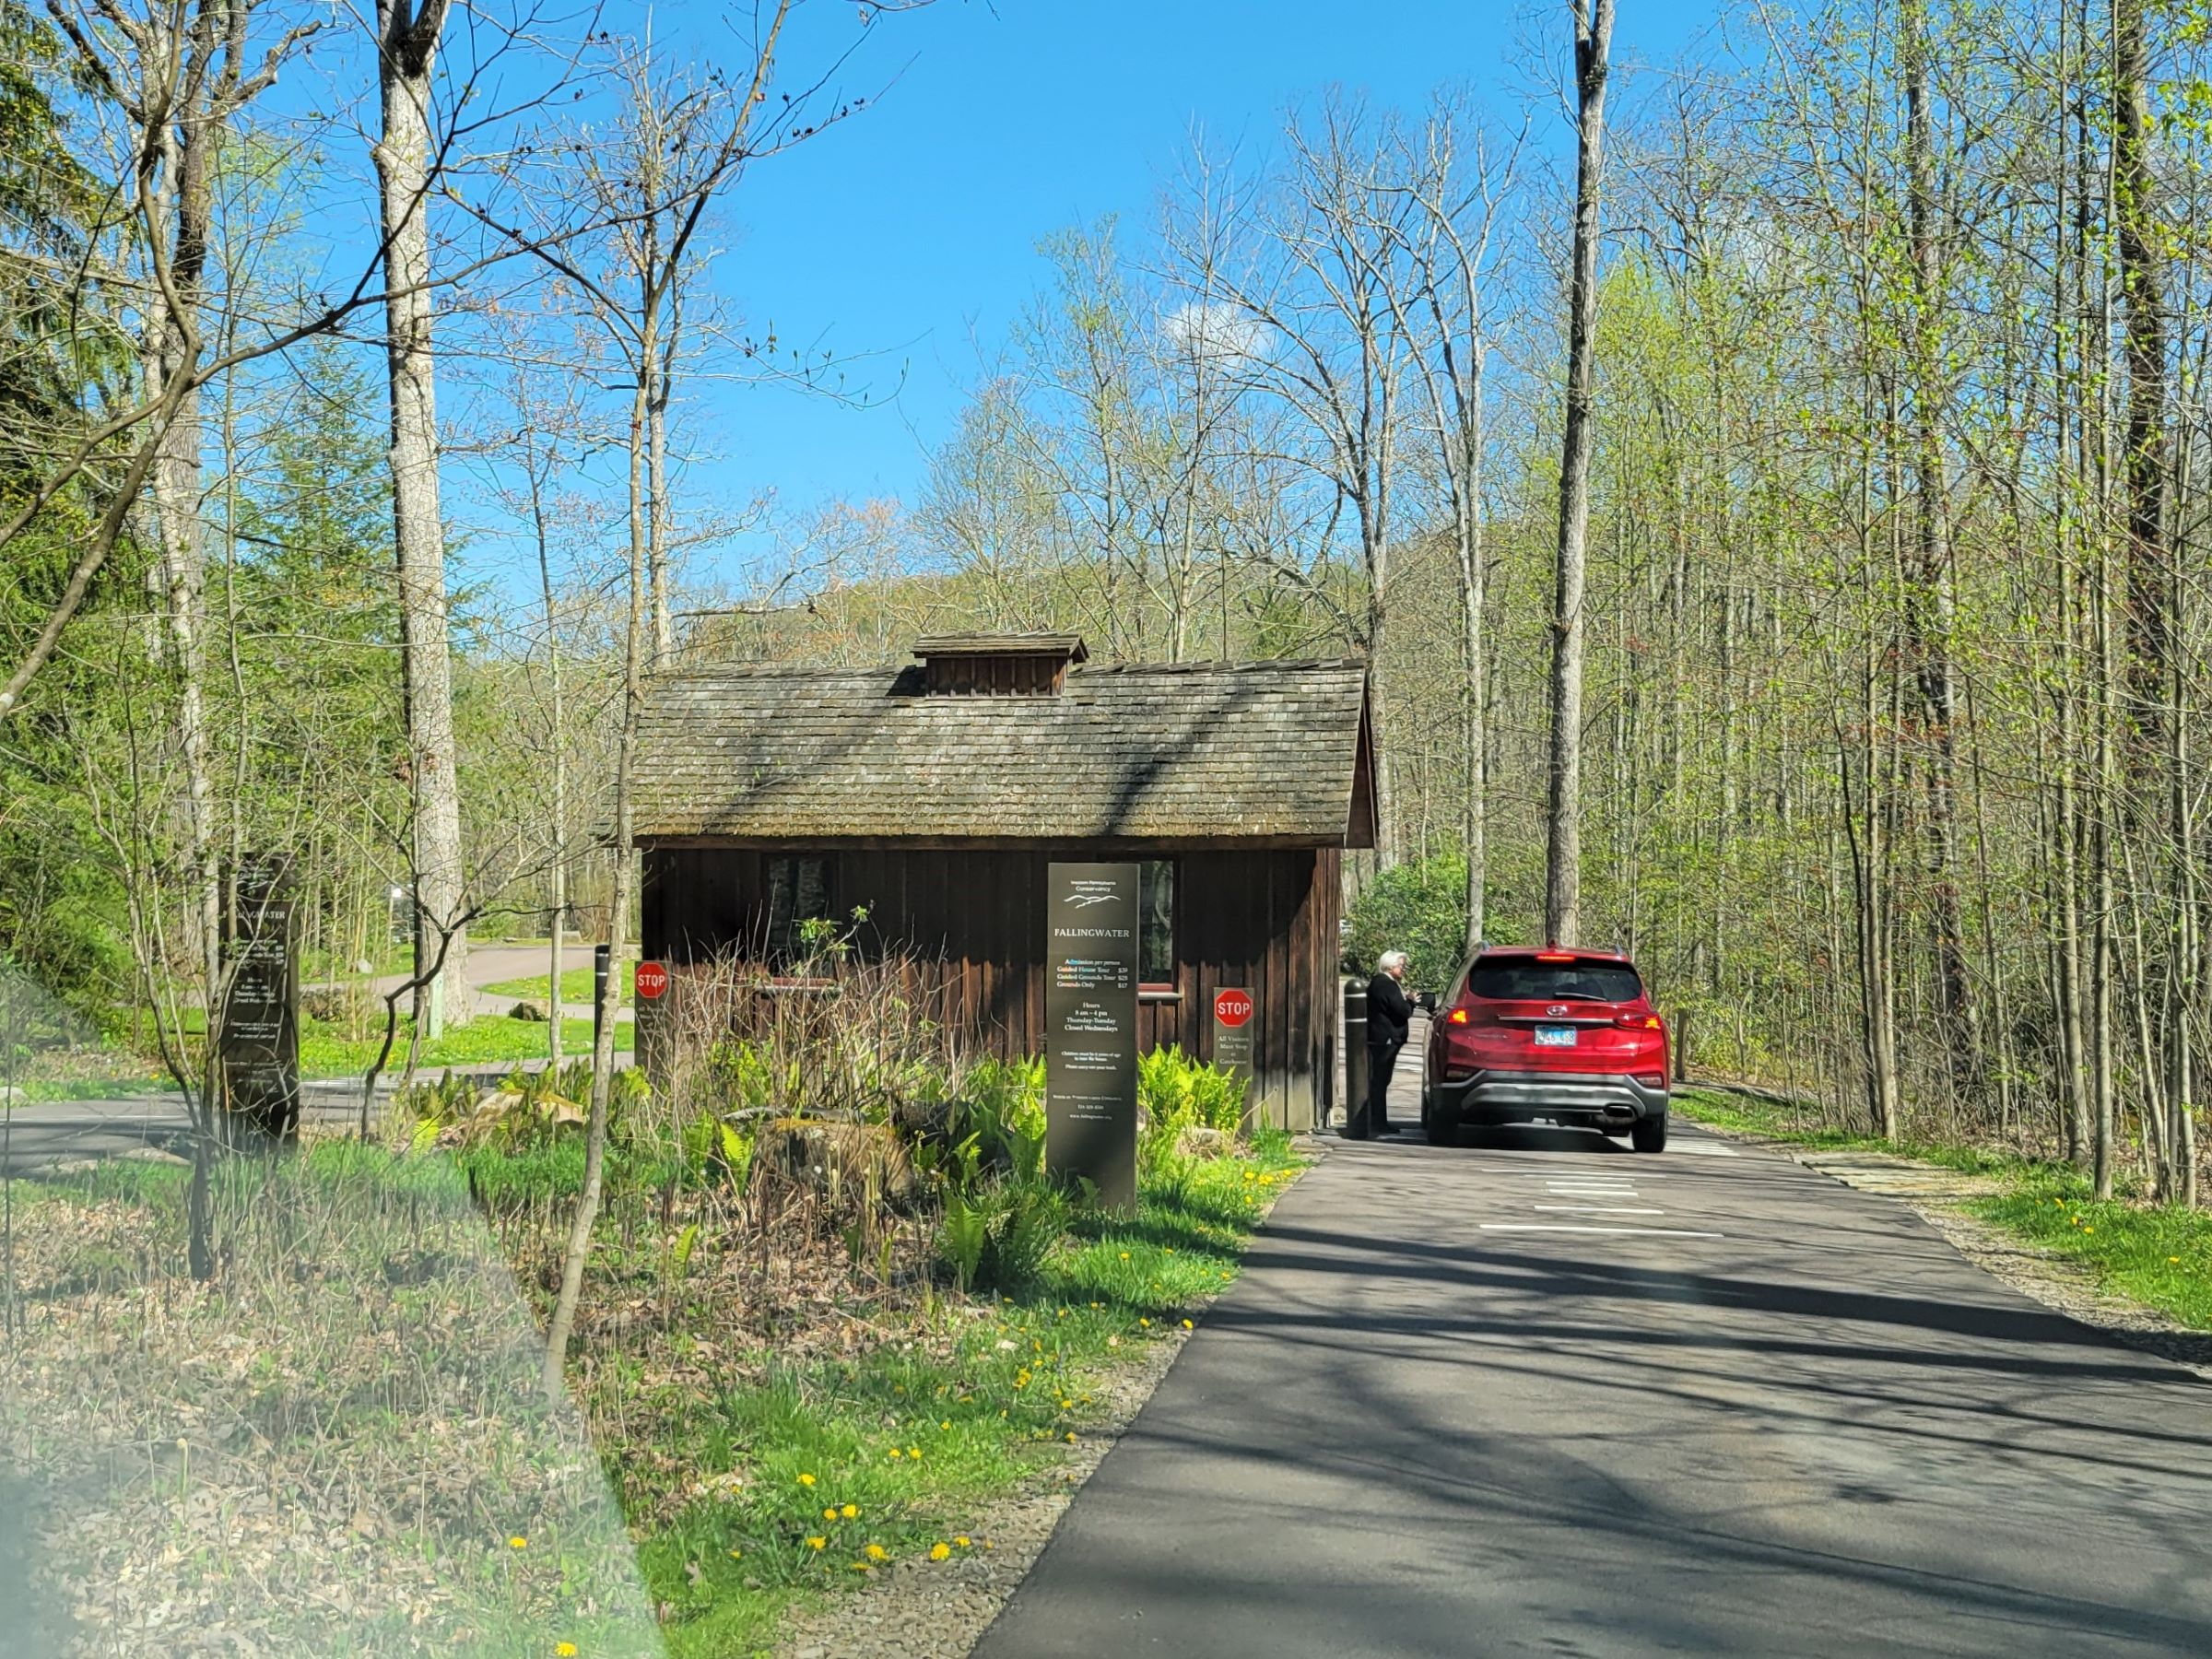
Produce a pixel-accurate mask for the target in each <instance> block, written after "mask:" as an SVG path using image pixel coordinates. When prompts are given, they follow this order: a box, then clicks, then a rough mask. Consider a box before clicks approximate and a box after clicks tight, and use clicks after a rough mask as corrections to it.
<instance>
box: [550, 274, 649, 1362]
mask: <svg viewBox="0 0 2212 1659" xmlns="http://www.w3.org/2000/svg"><path fill="white" fill-rule="evenodd" d="M648 286H649V287H650V283H649V284H648ZM651 314H652V312H651V310H650V309H649V310H648V312H647V315H648V316H650V315H651ZM652 344H653V340H652V335H651V334H650V331H649V332H648V334H647V336H646V345H647V348H648V350H650V349H651V346H652ZM646 380H647V377H646V376H644V375H642V374H641V375H640V376H639V377H638V392H637V396H636V399H635V401H634V402H633V403H632V405H631V412H630V424H629V616H628V622H627V626H626V627H625V629H624V632H623V648H622V726H621V737H620V740H619V742H618V746H617V747H616V750H615V837H614V846H613V848H612V849H611V854H612V859H613V864H614V870H613V882H612V885H613V888H614V896H613V900H612V901H611V903H610V904H609V906H608V911H607V924H606V936H607V944H608V959H609V961H610V963H612V964H613V965H614V966H615V967H616V968H617V970H619V967H620V963H621V960H622V949H623V945H624V939H623V935H624V932H625V930H626V929H627V928H628V927H629V909H630V904H631V902H632V900H634V898H635V896H636V871H637V867H638V861H637V856H636V854H635V853H633V852H632V850H631V848H630V839H631V836H630V824H631V804H630V776H631V759H632V757H633V756H634V754H635V753H636V750H637V739H638V717H639V714H640V712H641V708H642V704H643V696H642V673H641V670H642V664H641V657H642V656H643V654H644V651H645V622H646V618H645V610H646V582H647V575H648V561H647V551H648V546H649V543H650V539H651V533H650V531H649V530H648V528H647V522H646V521H647V513H646V508H645V455H646V451H647V449H648V448H649V443H648V441H647V436H646V424H647V415H646V405H647V399H648V392H647V387H646ZM615 1000H616V997H615V994H614V985H613V976H612V975H610V976H609V984H608V986H607V989H606V1000H605V1001H603V1002H602V1003H601V1004H600V1006H598V1007H597V1008H596V1009H595V1010H594V1015H595V1020H596V1024H597V1028H598V1031H597V1041H596V1042H595V1043H594V1047H593V1050H592V1103H591V1113H590V1117H589V1119H588V1121H587V1122H586V1124H585V1125H584V1142H583V1192H582V1194H581V1195H580V1196H579V1197H578V1198H577V1200H576V1218H575V1220H574V1222H573V1223H572V1225H571V1228H570V1230H569V1244H568V1251H567V1253H566V1254H565V1255H564V1256H563V1258H562V1260H561V1268H560V1296H559V1300H557V1301H556V1302H555V1303H554V1307H553V1322H552V1324H551V1326H550V1328H549V1329H548V1330H547V1334H546V1363H545V1372H544V1382H545V1389H546V1394H547V1397H548V1398H550V1397H553V1396H555V1395H557V1394H559V1392H560V1386H561V1373H562V1371H563V1370H564V1369H565V1367H566V1366H567V1364H568V1356H569V1337H570V1334H571V1332H572V1331H573V1330H574V1329H575V1324H576V1304H577V1301H578V1300H579V1299H580V1298H581V1297H582V1294H583V1269H584V1264H585V1262H586V1261H587V1260H588V1259H589V1258H590V1255H591V1246H592V1227H593V1224H594V1222H595V1221H596V1220H597V1219H598V1216H599V1194H600V1182H601V1179H602V1175H603V1171H604V1169H605V1166H606V1119H607V1106H608V1098H609V1094H610V1090H611V1087H612V1085H613V1081H614V1071H615V1010H614V1008H613V1006H611V1005H612V1003H613V1002H614V1001H615Z"/></svg>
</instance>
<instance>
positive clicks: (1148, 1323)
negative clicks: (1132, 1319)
mask: <svg viewBox="0 0 2212 1659" xmlns="http://www.w3.org/2000/svg"><path fill="white" fill-rule="evenodd" d="M1136 1323H1137V1324H1140V1325H1143V1326H1144V1327H1145V1329H1146V1330H1147V1331H1148V1330H1150V1329H1151V1328H1152V1322H1151V1321H1150V1320H1148V1319H1140V1320H1138V1321H1137V1322H1136Z"/></svg>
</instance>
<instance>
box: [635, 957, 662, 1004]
mask: <svg viewBox="0 0 2212 1659" xmlns="http://www.w3.org/2000/svg"><path fill="white" fill-rule="evenodd" d="M636 983H637V987H638V998H639V1000H640V1001H641V1002H658V1001H659V1000H660V998H661V995H662V994H663V993H664V992H665V991H666V990H667V989H668V970H667V969H665V968H664V967H662V966H661V964H660V963H658V962H640V963H639V964H638V975H637V982H636Z"/></svg>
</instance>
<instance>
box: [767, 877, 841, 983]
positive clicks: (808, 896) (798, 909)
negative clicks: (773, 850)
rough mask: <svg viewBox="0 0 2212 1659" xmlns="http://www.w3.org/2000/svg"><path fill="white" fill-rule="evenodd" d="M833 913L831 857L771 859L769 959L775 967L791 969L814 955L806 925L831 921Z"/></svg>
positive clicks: (769, 879) (769, 882)
mask: <svg viewBox="0 0 2212 1659" xmlns="http://www.w3.org/2000/svg"><path fill="white" fill-rule="evenodd" d="M833 916H834V912H832V911H831V909H830V861H829V860H828V859H826V858H806V857H802V856H798V855H795V854H794V855H788V856H780V857H774V858H771V859H770V860H769V861H768V959H769V962H770V964H771V966H773V967H776V968H788V967H790V966H791V965H792V964H793V963H794V962H797V961H801V960H804V959H806V957H808V956H810V955H812V954H813V952H812V951H811V950H810V949H809V948H808V942H807V936H806V935H807V931H808V930H807V926H806V924H808V923H809V922H814V923H827V922H830V921H831V920H832V918H833Z"/></svg>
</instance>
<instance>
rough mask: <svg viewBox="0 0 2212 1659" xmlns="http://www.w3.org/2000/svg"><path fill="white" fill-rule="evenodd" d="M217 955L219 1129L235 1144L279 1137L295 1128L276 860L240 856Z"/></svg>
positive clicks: (287, 943)
mask: <svg viewBox="0 0 2212 1659" xmlns="http://www.w3.org/2000/svg"><path fill="white" fill-rule="evenodd" d="M223 962H224V967H225V970H226V977H227V979H228V985H227V987H226V989H225V992H224V995H223V1020H222V1029H221V1031H220V1033H219V1035H218V1041H217V1045H216V1052H217V1055H218V1061H219V1075H220V1077H221V1081H222V1090H223V1098H222V1102H221V1104H222V1108H223V1117H222V1123H223V1125H224V1130H225V1134H226V1135H227V1136H228V1138H229V1141H230V1142H231V1144H232V1145H234V1146H239V1147H277V1146H283V1145H286V1144H288V1143H289V1142H291V1141H293V1140H295V1139H297V1138H298V1136H299V1133H300V969H299V949H298V931H297V929H296V927H295V926H294V922H293V914H292V888H291V879H290V872H289V870H288V868H287V866H286V865H284V864H283V863H282V862H281V861H279V860H276V859H265V858H254V859H247V860H244V861H242V862H241V864H240V865H239V866H238V869H237V870H236V872H235V873H234V874H233V877H232V879H231V887H230V916H229V926H228V927H227V928H226V929H225V931H224V939H223Z"/></svg>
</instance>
